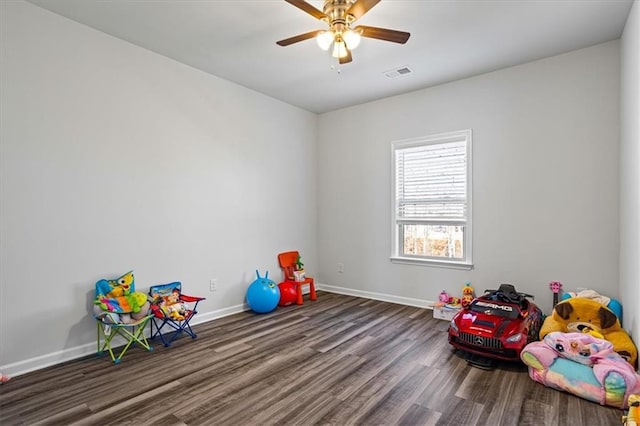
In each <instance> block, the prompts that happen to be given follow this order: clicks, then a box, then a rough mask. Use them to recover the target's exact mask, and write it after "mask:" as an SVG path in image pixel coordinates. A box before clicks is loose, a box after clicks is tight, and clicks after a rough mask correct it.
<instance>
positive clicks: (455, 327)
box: [450, 320, 459, 333]
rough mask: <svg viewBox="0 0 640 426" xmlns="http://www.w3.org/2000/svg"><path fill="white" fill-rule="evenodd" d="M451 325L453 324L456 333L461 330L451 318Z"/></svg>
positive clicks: (452, 327)
mask: <svg viewBox="0 0 640 426" xmlns="http://www.w3.org/2000/svg"><path fill="white" fill-rule="evenodd" d="M450 326H451V329H452V330H453V331H454V333H457V332H458V331H459V330H458V326H457V325H456V323H455V322H454V321H453V320H451V324H450Z"/></svg>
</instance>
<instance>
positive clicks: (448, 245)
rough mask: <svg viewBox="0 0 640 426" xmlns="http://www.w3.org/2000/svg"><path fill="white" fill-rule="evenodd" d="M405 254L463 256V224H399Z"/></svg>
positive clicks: (439, 256) (450, 257)
mask: <svg viewBox="0 0 640 426" xmlns="http://www.w3.org/2000/svg"><path fill="white" fill-rule="evenodd" d="M400 227H401V231H402V247H403V249H402V251H403V255H405V256H426V257H433V258H441V259H462V258H464V254H463V253H464V251H463V250H464V226H454V225H407V224H404V225H400Z"/></svg>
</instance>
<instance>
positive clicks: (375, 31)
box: [354, 25, 411, 44]
mask: <svg viewBox="0 0 640 426" xmlns="http://www.w3.org/2000/svg"><path fill="white" fill-rule="evenodd" d="M354 30H355V31H358V32H360V34H361V35H362V37H369V38H377V39H378V40H384V41H391V42H393V43H400V44H405V43H406V42H407V40H409V36H411V34H410V33H405V32H404V31H396V30H388V29H386V28H378V27H367V26H365V25H358V26H357V27H355V28H354Z"/></svg>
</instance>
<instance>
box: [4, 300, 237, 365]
mask: <svg viewBox="0 0 640 426" xmlns="http://www.w3.org/2000/svg"><path fill="white" fill-rule="evenodd" d="M247 310H249V306H247V304H242V305H236V306H231V307H229V308H223V309H218V310H216V311H212V312H206V313H198V315H197V316H195V317H193V320H192V321H191V322H190V324H191V325H196V324H202V323H204V322H208V321H213V320H215V319H218V318H223V317H226V316H229V315H233V314H237V313H239V312H243V311H247ZM146 334H147V337H148V336H149V333H148V332H147V333H146ZM116 339H120V340H116ZM124 343H126V342H125V340H124V339H122V338H120V336H117V337H116V338H115V339H114V341H113V346H114V347H116V346H118V345H120V344H124ZM97 349H98V345H97V342H92V343H87V344H84V345H80V346H76V347H73V348H68V349H63V350H61V351H57V352H53V353H49V354H45V355H41V356H38V357H34V358H30V359H27V360H24V361H19V362H15V363H13V364H7V365H2V366H0V371H1V372H2V374H4V375H7V376H10V377H11V376H13V377H15V376H20V375H22V374H26V373H30V372H32V371H35V370H40V369H42V368H46V367H50V366H52V365H56V364H60V363H63V362H67V361H72V360H74V359H78V358H82V357H84V356H87V355H94V354H95V353H96V352H97ZM104 356H106V357H108V356H109V354H105V355H104Z"/></svg>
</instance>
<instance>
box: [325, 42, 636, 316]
mask: <svg viewBox="0 0 640 426" xmlns="http://www.w3.org/2000/svg"><path fill="white" fill-rule="evenodd" d="M618 48H619V43H618V42H617V41H613V42H609V43H605V44H601V45H597V46H594V47H590V48H587V49H583V50H579V51H575V52H571V53H568V54H564V55H560V56H556V57H552V58H547V59H544V60H540V61H536V62H532V63H528V64H524V65H521V66H516V67H513V68H508V69H504V70H501V71H497V72H492V73H489V74H485V75H481V76H478V77H474V78H470V79H466V80H461V81H457V82H453V83H450V84H446V85H442V86H438V87H433V88H429V89H425V90H422V91H418V92H414V93H411V94H406V95H402V96H397V97H392V98H388V99H384V100H380V101H377V102H372V103H368V104H364V105H359V106H355V107H352V108H348V109H343V110H340V111H334V112H330V113H326V114H323V115H322V116H321V117H320V122H319V134H318V208H319V210H318V217H319V228H318V233H317V235H318V254H319V261H320V276H319V280H320V281H321V282H323V283H327V284H329V285H332V286H335V287H337V289H338V290H342V291H345V292H350V293H353V294H362V295H370V296H371V295H373V296H380V298H383V299H384V298H386V299H389V300H398V301H407V300H408V301H413V302H415V303H416V304H420V303H425V301H433V300H436V299H437V295H438V293H439V292H440V291H441V290H442V289H446V290H448V291H450V292H454V293H457V294H460V293H461V289H462V286H463V284H464V282H465V281H467V280H469V281H471V283H472V285H474V286H475V288H476V291H480V292H482V291H483V290H484V289H487V288H496V286H498V285H499V284H500V283H501V282H510V283H513V284H515V285H516V287H517V288H518V289H519V290H521V291H526V292H528V293H532V294H534V295H535V296H536V301H537V302H538V303H539V304H540V306H541V307H542V308H543V309H544V310H545V311H546V312H549V310H550V308H551V304H552V294H551V292H550V291H549V287H548V283H549V282H550V281H553V280H558V281H561V282H563V283H564V285H565V289H566V290H571V289H575V288H577V287H586V288H592V289H595V290H597V291H599V292H601V293H603V294H607V295H611V296H619V294H618V250H619V245H618V238H619V237H618V220H619V219H618V177H617V170H618V162H619V155H618V154H619V153H618V140H619V134H618V117H619V114H618V107H619V85H618V83H619V67H618V65H619V56H618V54H619V51H618ZM407 78H411V77H410V76H409V77H407ZM380 84H389V82H388V81H384V80H383V79H382V78H381V82H380ZM468 128H471V129H472V130H473V179H474V181H473V189H474V194H473V197H474V198H473V200H474V205H473V238H474V246H473V253H474V264H475V268H474V269H473V270H471V271H466V270H456V269H445V268H435V267H425V266H415V265H403V264H395V263H391V262H390V261H389V256H390V253H391V241H390V240H391V235H390V232H391V231H390V228H391V225H390V217H391V201H390V194H391V188H390V186H391V178H390V153H391V150H390V144H391V142H392V141H394V140H398V139H406V138H412V137H417V136H423V135H429V134H434V133H441V132H448V131H453V130H462V129H468ZM636 188H637V187H636ZM636 201H637V200H636ZM338 262H341V263H344V273H338V272H337V268H336V264H337V263H338ZM403 298H404V299H403Z"/></svg>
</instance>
